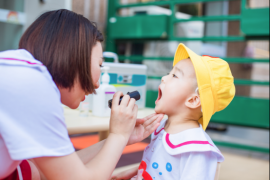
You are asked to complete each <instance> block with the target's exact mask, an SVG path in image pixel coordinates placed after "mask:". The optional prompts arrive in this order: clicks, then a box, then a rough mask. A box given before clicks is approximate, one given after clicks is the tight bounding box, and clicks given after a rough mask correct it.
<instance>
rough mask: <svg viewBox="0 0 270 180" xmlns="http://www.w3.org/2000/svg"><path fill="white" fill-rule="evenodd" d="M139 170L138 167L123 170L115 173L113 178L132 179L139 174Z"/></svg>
mask: <svg viewBox="0 0 270 180" xmlns="http://www.w3.org/2000/svg"><path fill="white" fill-rule="evenodd" d="M137 171H138V167H136V168H133V169H130V170H127V171H124V172H121V173H119V174H117V175H113V176H112V178H111V179H112V180H122V179H128V180H129V179H131V178H132V177H134V176H135V175H136V174H137Z"/></svg>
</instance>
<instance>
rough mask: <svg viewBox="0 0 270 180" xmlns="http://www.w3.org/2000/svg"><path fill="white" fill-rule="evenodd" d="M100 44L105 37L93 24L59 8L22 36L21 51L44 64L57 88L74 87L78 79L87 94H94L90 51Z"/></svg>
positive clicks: (45, 14)
mask: <svg viewBox="0 0 270 180" xmlns="http://www.w3.org/2000/svg"><path fill="white" fill-rule="evenodd" d="M98 41H99V42H102V41H103V36H102V34H101V33H100V32H99V31H98V29H97V27H96V25H95V24H94V23H91V22H90V21H89V20H88V19H86V18H84V17H83V16H82V15H79V14H76V13H74V12H72V11H69V10H65V9H60V10H56V11H50V12H46V13H44V14H42V15H41V16H40V17H39V18H38V19H37V20H36V21H35V22H34V23H33V24H32V25H31V26H30V27H29V28H28V29H27V30H26V32H25V33H24V34H23V36H22V37H21V40H20V43H19V48H20V49H26V50H27V51H29V52H30V53H31V54H32V55H33V56H34V58H35V59H37V60H39V61H41V62H42V63H43V64H44V65H45V66H46V67H47V69H48V71H49V72H50V74H51V75H52V78H53V80H54V82H55V83H56V84H57V85H58V86H60V87H63V88H72V87H73V85H74V81H75V80H76V78H77V77H78V78H79V81H80V84H81V86H82V88H83V89H84V90H85V91H86V92H88V93H95V87H94V85H93V81H92V76H91V51H92V48H93V46H94V45H95V44H96V43H97V42H98Z"/></svg>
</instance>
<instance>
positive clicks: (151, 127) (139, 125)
mask: <svg viewBox="0 0 270 180" xmlns="http://www.w3.org/2000/svg"><path fill="white" fill-rule="evenodd" d="M163 117H164V114H152V115H150V116H147V117H145V118H143V119H137V122H136V126H135V128H134V130H133V132H132V134H131V136H130V138H129V141H128V144H127V145H131V144H135V143H137V142H141V141H142V140H144V139H145V138H147V137H148V136H150V134H152V133H153V132H154V131H155V130H156V129H157V128H158V126H159V125H160V122H161V121H162V119H163Z"/></svg>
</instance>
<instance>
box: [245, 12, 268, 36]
mask: <svg viewBox="0 0 270 180" xmlns="http://www.w3.org/2000/svg"><path fill="white" fill-rule="evenodd" d="M241 30H242V32H243V33H244V34H245V35H246V36H269V8H262V9H243V10H242V19H241Z"/></svg>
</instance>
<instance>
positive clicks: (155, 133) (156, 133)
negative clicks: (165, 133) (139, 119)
mask: <svg viewBox="0 0 270 180" xmlns="http://www.w3.org/2000/svg"><path fill="white" fill-rule="evenodd" d="M162 130H164V128H162V129H161V130H159V131H158V132H157V130H155V132H154V135H155V136H156V135H158V134H159V133H160V132H161V131H162Z"/></svg>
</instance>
